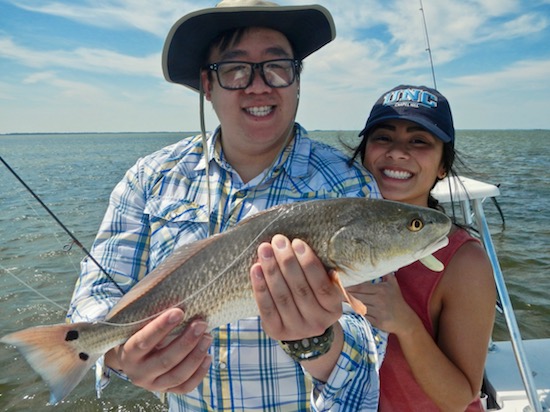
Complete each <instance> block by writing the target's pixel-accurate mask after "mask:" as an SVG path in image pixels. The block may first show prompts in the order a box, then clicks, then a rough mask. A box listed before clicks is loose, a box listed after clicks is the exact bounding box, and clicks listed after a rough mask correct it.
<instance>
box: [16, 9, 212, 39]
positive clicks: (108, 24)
mask: <svg viewBox="0 0 550 412" xmlns="http://www.w3.org/2000/svg"><path fill="white" fill-rule="evenodd" d="M196 3H197V2H196V1H195V2H193V1H178V2H172V1H170V2H165V1H157V0H102V1H96V0H85V1H80V2H74V1H66V2H62V1H49V2H44V1H41V0H13V4H14V5H16V6H18V7H20V8H22V9H25V10H28V11H33V12H36V13H42V14H48V15H51V16H57V17H63V18H66V19H68V20H73V21H76V22H79V23H83V24H86V25H89V26H96V27H102V28H111V29H120V28H135V29H138V30H141V31H144V32H147V33H151V34H153V35H155V36H159V37H163V36H165V35H166V33H167V31H168V29H169V27H170V25H171V24H172V23H174V22H175V21H176V19H177V18H179V17H181V16H183V15H184V14H186V13H188V12H190V11H192V10H195V9H196V8H197V4H196ZM203 3H206V2H204V1H203ZM206 7H208V4H206Z"/></svg>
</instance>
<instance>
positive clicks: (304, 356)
mask: <svg viewBox="0 0 550 412" xmlns="http://www.w3.org/2000/svg"><path fill="white" fill-rule="evenodd" d="M333 340H334V330H333V328H332V325H331V326H329V327H328V329H327V330H326V331H325V332H324V333H323V334H322V335H319V336H313V337H311V338H305V339H299V340H281V341H279V345H280V346H281V348H282V349H283V350H284V351H285V352H286V353H287V354H288V355H289V356H290V357H291V358H292V359H294V360H295V361H298V362H300V361H303V360H312V359H316V358H318V357H319V356H321V355H324V354H325V353H327V352H328V351H329V349H330V346H331V345H332V341H333Z"/></svg>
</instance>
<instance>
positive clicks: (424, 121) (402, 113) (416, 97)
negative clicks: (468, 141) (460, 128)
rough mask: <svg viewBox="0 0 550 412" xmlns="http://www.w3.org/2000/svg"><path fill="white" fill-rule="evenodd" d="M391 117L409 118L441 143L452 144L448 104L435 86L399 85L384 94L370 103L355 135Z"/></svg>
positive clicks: (366, 131) (450, 116) (453, 131)
mask: <svg viewBox="0 0 550 412" xmlns="http://www.w3.org/2000/svg"><path fill="white" fill-rule="evenodd" d="M392 119H404V120H410V121H411V122H414V123H417V124H419V125H420V126H422V127H423V128H425V129H426V130H427V131H429V132H430V133H432V134H433V135H435V136H436V137H437V138H439V139H441V140H442V141H443V142H444V143H449V142H451V143H454V140H455V129H454V126H453V116H452V114H451V107H450V106H449V102H448V101H447V99H446V98H445V96H443V95H442V94H441V93H439V92H438V91H437V90H435V89H431V88H429V87H426V86H410V85H400V86H397V87H394V88H393V89H391V90H390V91H389V92H386V93H384V94H383V95H382V96H381V97H380V98H379V99H378V100H377V101H376V103H375V104H374V106H373V108H372V110H371V112H370V115H369V118H368V119H367V124H366V125H365V128H364V129H363V130H362V131H361V133H359V136H364V135H366V134H367V133H368V132H369V131H370V130H371V129H372V128H373V127H374V126H376V125H378V124H380V123H383V122H385V121H387V120H392Z"/></svg>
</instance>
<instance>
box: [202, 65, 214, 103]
mask: <svg viewBox="0 0 550 412" xmlns="http://www.w3.org/2000/svg"><path fill="white" fill-rule="evenodd" d="M201 83H202V90H203V91H204V97H205V98H206V100H208V101H210V97H211V91H212V83H211V82H210V79H209V77H208V71H207V70H201Z"/></svg>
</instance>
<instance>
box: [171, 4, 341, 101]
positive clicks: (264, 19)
mask: <svg viewBox="0 0 550 412" xmlns="http://www.w3.org/2000/svg"><path fill="white" fill-rule="evenodd" d="M239 27H268V28H272V29H274V30H277V31H280V32H281V33H283V34H284V35H285V36H286V37H287V38H288V40H289V41H290V43H291V45H292V47H293V48H294V51H295V53H296V55H295V56H294V57H295V58H297V59H300V60H301V59H304V58H305V57H307V56H309V55H310V54H311V53H313V52H314V51H316V50H318V49H320V48H321V47H323V46H324V45H325V44H327V43H329V42H330V41H332V40H333V39H334V37H335V36H336V29H335V27H334V21H333V20H332V16H331V15H330V13H329V11H328V10H327V9H326V8H324V7H323V6H319V5H310V6H288V7H284V6H273V7H271V6H269V7H213V8H210V9H203V10H199V11H196V12H194V13H190V14H188V15H186V16H184V17H182V18H181V19H180V20H178V21H177V22H176V23H175V24H174V25H173V26H172V29H171V30H170V32H169V33H168V36H167V37H166V41H165V43H164V50H163V53H162V69H163V73H164V77H165V78H166V80H168V81H169V82H173V83H179V84H183V85H184V86H187V87H190V88H191V89H193V90H196V91H198V90H199V84H200V69H201V65H202V64H203V62H204V59H205V58H206V56H205V54H206V51H207V47H208V46H209V45H210V43H211V42H212V41H213V40H214V39H215V38H216V37H217V36H218V35H219V34H220V33H222V32H224V31H226V30H230V29H234V28H239Z"/></svg>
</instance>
